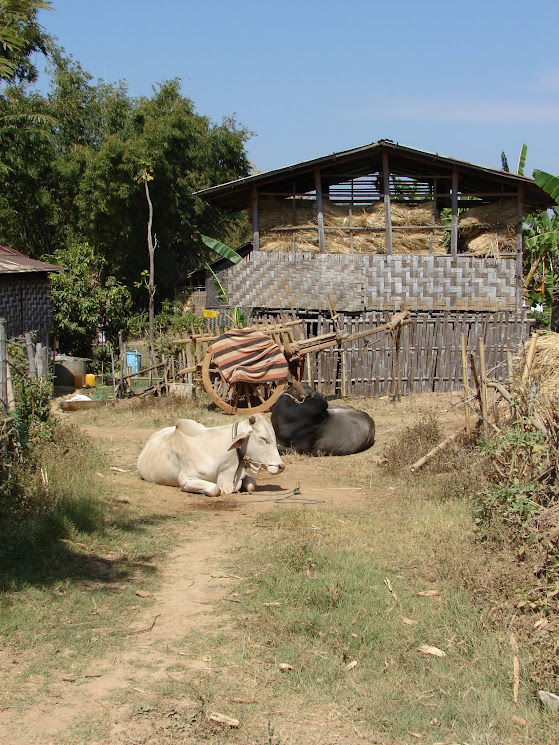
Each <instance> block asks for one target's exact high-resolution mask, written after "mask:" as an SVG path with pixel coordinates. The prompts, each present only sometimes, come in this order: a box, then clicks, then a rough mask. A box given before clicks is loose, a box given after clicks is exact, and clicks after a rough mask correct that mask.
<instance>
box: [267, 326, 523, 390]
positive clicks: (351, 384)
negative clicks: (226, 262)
mask: <svg viewBox="0 0 559 745" xmlns="http://www.w3.org/2000/svg"><path fill="white" fill-rule="evenodd" d="M391 315H392V314H390V313H388V312H382V311H368V312H366V313H363V314H361V315H360V316H359V317H357V318H356V317H349V316H345V317H344V316H343V315H342V314H340V315H339V322H340V324H341V327H342V329H343V331H344V332H345V333H348V334H352V333H355V332H359V331H363V330H364V329H366V328H371V327H374V326H378V325H380V324H383V323H385V322H386V321H388V320H389V319H390V317H391ZM254 317H255V316H253V318H254ZM274 317H275V318H277V316H274V315H273V314H262V315H260V316H259V318H266V319H267V320H272V319H273V318H274ZM302 327H303V332H304V334H305V336H306V337H307V338H311V337H312V336H316V335H317V334H324V333H328V332H331V331H333V330H334V326H333V322H332V320H331V319H330V318H329V317H328V316H327V315H326V314H324V315H320V314H318V315H316V316H314V317H308V318H303V319H302ZM462 334H464V335H465V338H466V348H467V351H468V352H471V353H474V352H475V351H476V349H477V346H478V342H479V339H480V338H481V339H483V340H484V343H485V349H486V357H487V368H488V370H491V371H494V372H492V373H491V374H492V376H493V377H494V378H495V379H497V380H502V379H505V377H506V361H507V352H508V351H511V352H512V353H513V354H516V352H517V350H518V347H519V345H520V344H521V342H522V341H523V340H524V339H526V338H528V336H529V335H530V322H529V321H528V320H527V318H526V316H525V315H524V314H518V313H516V312H509V311H501V312H498V313H468V312H455V313H452V312H440V313H436V312H433V313H414V314H413V315H412V323H411V324H410V325H409V326H406V327H405V328H404V329H403V330H402V332H401V339H400V353H399V378H400V389H401V392H402V393H403V394H406V393H424V392H430V391H441V392H442V391H454V390H459V389H460V387H461V381H462V348H461V336H462ZM395 363H396V360H395V345H394V342H393V339H392V337H391V336H390V335H389V334H388V335H385V336H383V337H381V338H380V339H377V338H375V337H370V338H369V339H357V340H355V341H354V342H350V343H349V344H341V345H340V346H338V347H331V348H330V349H327V350H324V351H321V352H318V353H315V354H311V355H309V356H308V358H307V365H306V370H305V375H304V379H305V380H306V381H307V382H309V383H310V384H311V385H313V386H315V387H317V388H318V389H319V390H320V391H321V392H322V393H324V394H325V395H329V396H330V395H343V396H344V395H353V396H373V397H374V396H382V395H389V394H391V393H393V392H394V390H395V388H394V386H395V383H396V373H395V369H396V365H395Z"/></svg>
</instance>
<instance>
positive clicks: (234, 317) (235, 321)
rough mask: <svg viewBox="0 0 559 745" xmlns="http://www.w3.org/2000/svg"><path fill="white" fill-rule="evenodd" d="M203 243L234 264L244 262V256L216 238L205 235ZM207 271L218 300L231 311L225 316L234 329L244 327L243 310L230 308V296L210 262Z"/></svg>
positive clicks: (207, 264)
mask: <svg viewBox="0 0 559 745" xmlns="http://www.w3.org/2000/svg"><path fill="white" fill-rule="evenodd" d="M202 241H203V242H204V243H205V244H206V246H208V248H211V249H212V251H215V252H216V253H217V254H219V255H220V256H221V257H222V258H224V259H228V260H229V261H231V262H233V264H238V263H239V261H241V260H242V256H240V255H239V254H238V253H237V252H236V251H234V250H233V249H232V248H229V246H226V245H225V243H221V241H218V240H216V239H215V238H210V237H209V236H207V235H203V236H202ZM206 269H207V270H208V271H209V272H211V274H212V277H213V280H214V287H215V291H216V294H217V299H218V300H219V302H220V303H223V305H226V306H227V307H228V308H229V309H230V311H231V312H230V313H226V314H225V315H226V316H227V317H228V318H229V320H230V321H231V324H232V325H233V327H234V328H239V327H241V326H244V324H245V317H244V316H243V312H242V310H241V308H239V307H237V306H234V307H233V308H231V307H230V305H229V296H228V295H227V292H226V290H225V287H224V286H223V285H222V283H221V282H220V280H219V277H218V276H217V274H216V273H215V272H214V270H213V269H212V268H211V266H210V265H209V263H208V262H206Z"/></svg>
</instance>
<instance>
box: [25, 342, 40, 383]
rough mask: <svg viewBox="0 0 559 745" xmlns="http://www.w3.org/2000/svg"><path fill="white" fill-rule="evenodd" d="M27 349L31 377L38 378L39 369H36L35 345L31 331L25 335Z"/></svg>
mask: <svg viewBox="0 0 559 745" xmlns="http://www.w3.org/2000/svg"><path fill="white" fill-rule="evenodd" d="M25 349H26V351H27V362H28V363H29V377H30V378H36V377H37V368H36V367H35V345H34V344H33V334H32V333H30V332H29V331H28V332H27V333H26V334H25Z"/></svg>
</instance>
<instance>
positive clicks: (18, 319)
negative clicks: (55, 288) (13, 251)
mask: <svg viewBox="0 0 559 745" xmlns="http://www.w3.org/2000/svg"><path fill="white" fill-rule="evenodd" d="M0 317H2V318H5V319H6V321H7V328H6V333H7V335H8V338H10V337H17V336H23V334H25V333H27V332H28V331H36V332H37V338H36V340H37V341H40V342H42V343H43V344H45V343H46V342H47V337H48V332H49V328H50V323H51V320H52V306H51V302H50V282H49V278H48V275H47V274H43V273H33V274H31V273H21V274H4V275H0Z"/></svg>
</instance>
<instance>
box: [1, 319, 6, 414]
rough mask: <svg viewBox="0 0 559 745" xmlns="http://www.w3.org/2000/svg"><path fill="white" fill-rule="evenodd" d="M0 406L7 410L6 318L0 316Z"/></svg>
mask: <svg viewBox="0 0 559 745" xmlns="http://www.w3.org/2000/svg"><path fill="white" fill-rule="evenodd" d="M0 407H2V409H3V410H4V411H5V412H6V411H8V343H7V337H6V319H5V318H0Z"/></svg>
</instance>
